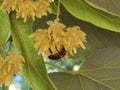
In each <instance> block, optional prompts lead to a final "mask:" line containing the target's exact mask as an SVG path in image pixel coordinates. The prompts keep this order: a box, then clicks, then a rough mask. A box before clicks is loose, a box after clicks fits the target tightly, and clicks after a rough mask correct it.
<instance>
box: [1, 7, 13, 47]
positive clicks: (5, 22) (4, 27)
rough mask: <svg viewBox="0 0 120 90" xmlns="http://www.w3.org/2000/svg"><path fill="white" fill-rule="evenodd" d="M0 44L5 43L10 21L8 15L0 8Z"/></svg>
mask: <svg viewBox="0 0 120 90" xmlns="http://www.w3.org/2000/svg"><path fill="white" fill-rule="evenodd" d="M0 23H1V24H0V46H2V47H3V45H5V43H6V41H7V39H8V37H9V32H10V29H11V28H10V22H9V17H8V14H7V13H6V12H4V11H3V10H2V9H1V10H0Z"/></svg>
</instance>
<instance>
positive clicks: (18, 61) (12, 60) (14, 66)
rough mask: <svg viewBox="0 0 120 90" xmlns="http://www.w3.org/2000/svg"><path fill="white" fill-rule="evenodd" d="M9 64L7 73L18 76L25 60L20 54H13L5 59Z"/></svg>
mask: <svg viewBox="0 0 120 90" xmlns="http://www.w3.org/2000/svg"><path fill="white" fill-rule="evenodd" d="M5 61H6V62H7V71H8V72H9V71H10V72H11V73H13V74H16V73H19V71H20V68H21V67H22V66H23V62H24V58H23V57H22V56H21V55H20V54H19V53H15V52H14V53H11V52H9V55H8V56H7V57H6V58H5Z"/></svg>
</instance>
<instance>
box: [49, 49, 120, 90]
mask: <svg viewBox="0 0 120 90" xmlns="http://www.w3.org/2000/svg"><path fill="white" fill-rule="evenodd" d="M119 54H120V48H106V49H99V50H96V51H95V52H93V53H92V54H91V55H90V56H89V57H88V58H87V60H86V61H85V62H84V64H83V66H82V67H81V69H80V71H78V72H71V74H66V73H60V72H59V73H52V74H50V78H51V79H52V81H53V82H54V84H55V85H56V87H57V88H58V90H120V85H119V84H120V55H119Z"/></svg>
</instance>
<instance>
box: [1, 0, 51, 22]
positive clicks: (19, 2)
mask: <svg viewBox="0 0 120 90" xmlns="http://www.w3.org/2000/svg"><path fill="white" fill-rule="evenodd" d="M50 3H51V0H35V1H33V0H4V2H3V3H2V7H3V9H4V10H6V11H7V12H8V13H10V12H11V11H16V18H19V17H22V18H24V22H25V21H26V20H27V18H32V19H33V20H34V18H35V16H36V17H38V18H41V17H42V16H43V15H47V12H49V13H51V10H52V9H51V8H50Z"/></svg>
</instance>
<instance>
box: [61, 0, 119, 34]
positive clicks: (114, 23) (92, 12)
mask: <svg viewBox="0 0 120 90" xmlns="http://www.w3.org/2000/svg"><path fill="white" fill-rule="evenodd" d="M61 1H62V4H63V5H64V6H65V8H66V9H67V10H68V11H69V12H70V13H71V14H72V15H73V16H75V17H77V18H78V19H81V20H84V21H87V22H90V23H92V24H94V25H96V26H99V27H101V28H105V29H108V30H112V31H116V32H120V22H119V21H120V16H118V15H117V14H113V13H111V12H108V11H107V10H105V9H103V8H100V7H98V6H97V5H95V4H93V3H91V2H89V1H87V0H61Z"/></svg>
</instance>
